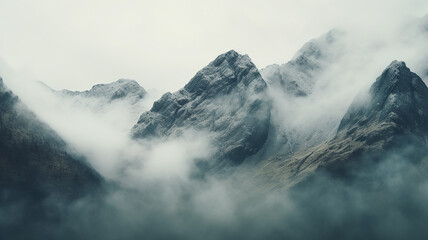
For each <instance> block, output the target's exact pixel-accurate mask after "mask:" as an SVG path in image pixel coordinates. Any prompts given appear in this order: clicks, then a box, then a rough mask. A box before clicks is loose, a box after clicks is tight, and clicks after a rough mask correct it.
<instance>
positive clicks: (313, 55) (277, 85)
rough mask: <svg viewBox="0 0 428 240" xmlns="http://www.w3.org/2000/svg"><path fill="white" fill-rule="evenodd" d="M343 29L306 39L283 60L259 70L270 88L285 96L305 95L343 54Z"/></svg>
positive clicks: (310, 91)
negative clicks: (291, 54)
mask: <svg viewBox="0 0 428 240" xmlns="http://www.w3.org/2000/svg"><path fill="white" fill-rule="evenodd" d="M344 37H345V32H343V31H341V30H337V29H333V30H331V31H329V32H327V33H326V34H323V35H321V36H320V37H318V38H316V39H312V40H310V41H309V42H307V43H305V44H304V45H303V46H302V47H301V48H300V49H299V50H298V51H297V53H296V54H295V55H294V57H293V58H292V59H291V60H290V61H289V62H287V63H285V64H281V65H278V64H272V65H269V66H267V67H266V68H264V69H262V70H260V73H261V74H262V76H263V78H264V79H265V80H266V82H267V83H268V84H269V85H270V86H271V87H272V88H273V89H275V90H276V89H279V90H281V91H282V92H283V93H285V94H286V95H288V96H307V95H309V94H311V93H312V89H313V85H314V84H315V82H316V81H317V79H318V78H320V75H321V74H322V73H323V71H325V70H326V69H327V68H328V67H329V66H330V65H331V64H333V63H334V62H337V60H338V59H340V57H341V56H342V53H343V51H342V49H343V47H344V43H343V39H344Z"/></svg>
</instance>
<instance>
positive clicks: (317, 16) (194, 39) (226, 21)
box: [0, 0, 428, 91]
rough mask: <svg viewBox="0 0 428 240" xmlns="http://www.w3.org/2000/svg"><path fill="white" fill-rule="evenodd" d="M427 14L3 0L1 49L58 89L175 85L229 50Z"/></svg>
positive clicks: (320, 5)
mask: <svg viewBox="0 0 428 240" xmlns="http://www.w3.org/2000/svg"><path fill="white" fill-rule="evenodd" d="M427 13H428V1H427V0H376V1H375V0H360V1H355V0H354V1H349V0H299V1H297V0H293V1H289V0H283V1H277V0H270V1H269V0H265V1H251V0H243V1H242V0H239V1H231V0H216V1H201V0H197V1H196V0H189V1H178V0H175V1H144V0H143V1H130V0H120V1H107V0H103V1H94V0H85V1H79V0H73V1H65V0H64V1H61V0H37V1H36V0H34V1H31V0H0V58H1V59H2V61H3V62H5V63H6V64H7V65H8V66H9V67H10V68H12V69H13V70H14V71H21V72H25V73H26V74H27V76H29V77H31V78H33V79H34V80H40V81H43V82H45V83H47V84H48V85H50V86H52V87H53V88H56V89H63V88H68V89H71V90H83V89H88V88H90V87H91V86H92V85H94V84H97V83H107V82H112V81H115V80H117V79H119V78H130V79H135V80H137V81H138V82H139V83H140V84H141V85H142V86H143V87H145V88H147V89H153V88H156V89H158V90H160V91H175V90H177V89H179V88H181V87H182V86H183V85H184V84H185V83H187V82H188V81H189V80H190V78H191V77H192V76H193V75H194V74H195V73H196V72H197V71H198V70H199V69H201V68H202V67H204V66H205V65H206V64H208V63H209V62H210V61H212V60H213V59H214V58H215V57H216V56H217V55H219V54H221V53H223V52H225V51H228V50H230V49H235V50H237V51H238V52H240V53H242V54H248V55H249V56H250V57H251V58H252V59H253V61H254V62H255V64H256V65H257V66H258V67H259V68H262V67H265V66H266V65H269V64H272V63H283V62H286V61H288V60H289V59H290V58H291V57H292V56H293V54H294V53H295V52H296V50H297V49H298V48H299V47H300V46H301V45H302V44H304V43H305V42H306V41H307V40H309V39H311V38H314V37H317V36H318V35H320V34H322V33H325V32H327V31H328V30H330V29H331V28H335V27H339V28H345V29H347V30H349V29H353V30H355V31H360V32H361V33H362V34H368V35H370V34H373V33H377V34H379V33H380V32H382V31H388V29H389V28H391V27H394V26H396V25H397V24H400V22H402V21H404V20H405V19H411V18H416V17H421V16H423V15H425V14H427ZM1 59H0V60H1ZM0 75H1V73H0Z"/></svg>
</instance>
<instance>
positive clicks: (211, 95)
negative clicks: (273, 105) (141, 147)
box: [132, 50, 270, 164]
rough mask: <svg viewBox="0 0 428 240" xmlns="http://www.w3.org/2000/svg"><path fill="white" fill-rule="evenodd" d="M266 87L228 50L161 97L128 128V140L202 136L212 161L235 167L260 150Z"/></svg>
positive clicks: (250, 64)
mask: <svg viewBox="0 0 428 240" xmlns="http://www.w3.org/2000/svg"><path fill="white" fill-rule="evenodd" d="M266 90H267V85H266V83H265V81H264V80H263V78H262V76H261V75H260V73H259V71H258V70H257V68H256V66H255V65H254V63H253V62H252V61H251V59H250V58H249V57H248V56H247V55H240V54H238V53H237V52H235V51H233V50H232V51H229V52H227V53H224V54H222V55H220V56H218V57H217V58H216V59H215V60H214V61H212V62H211V63H210V64H209V65H208V66H206V67H204V68H203V69H202V70H200V71H199V72H198V73H197V74H196V75H195V76H194V77H193V78H192V79H191V80H190V82H189V83H187V84H186V85H185V86H184V88H182V89H180V90H179V91H177V92H174V93H169V92H168V93H166V94H164V95H163V96H162V97H161V98H160V99H159V100H158V101H156V102H155V103H154V104H153V107H152V108H151V110H150V111H148V112H145V113H143V114H142V115H141V117H140V119H139V120H138V123H137V124H136V125H135V126H134V127H133V129H132V135H133V136H134V138H153V137H168V136H179V135H180V134H182V133H183V132H184V131H186V130H189V129H196V130H199V131H207V132H209V133H210V134H209V135H210V137H211V138H212V139H211V140H212V141H213V143H214V145H215V146H216V147H217V148H218V154H216V156H217V157H216V159H224V161H227V162H230V161H231V162H232V163H234V164H239V163H241V162H242V161H244V159H245V158H247V157H248V156H250V155H253V154H255V153H257V152H258V151H259V150H260V149H261V148H262V147H263V145H264V143H265V141H266V138H267V136H268V132H269V125H270V102H269V101H268V100H267V96H266V94H267V93H266Z"/></svg>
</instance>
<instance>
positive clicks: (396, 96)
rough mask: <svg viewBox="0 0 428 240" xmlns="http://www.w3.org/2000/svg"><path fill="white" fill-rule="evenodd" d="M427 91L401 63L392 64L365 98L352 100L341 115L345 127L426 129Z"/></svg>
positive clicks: (416, 76)
mask: <svg viewBox="0 0 428 240" xmlns="http://www.w3.org/2000/svg"><path fill="white" fill-rule="evenodd" d="M426 102H428V88H427V86H426V85H425V83H424V82H423V81H422V79H421V78H420V77H419V76H418V75H416V74H415V73H413V72H411V71H410V69H409V68H408V67H407V66H406V64H405V63H404V62H402V61H393V62H392V63H391V64H390V65H389V66H388V67H387V68H386V69H385V70H384V71H383V72H382V74H381V75H380V76H379V77H378V78H377V79H376V82H375V83H374V84H373V85H372V86H371V88H370V91H369V97H368V99H365V101H363V102H361V101H355V102H354V103H353V104H352V105H351V107H350V108H349V110H348V112H347V113H346V114H345V116H344V118H343V119H342V122H341V123H340V126H339V131H341V130H342V129H346V128H347V127H346V126H348V127H349V126H356V124H357V125H358V126H360V127H362V126H363V125H364V126H369V125H370V124H381V123H387V124H386V125H385V124H383V125H382V126H392V127H394V128H399V129H408V130H411V131H413V130H418V129H421V130H423V131H425V130H428V125H427V122H428V105H427V104H426Z"/></svg>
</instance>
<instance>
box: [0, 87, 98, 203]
mask: <svg viewBox="0 0 428 240" xmlns="http://www.w3.org/2000/svg"><path fill="white" fill-rule="evenodd" d="M0 113H1V114H0V190H1V192H2V193H5V192H6V193H7V192H22V193H25V194H29V195H30V196H31V197H34V198H43V197H45V196H48V195H51V194H54V195H56V196H63V197H65V198H68V199H69V198H75V197H78V196H81V195H82V194H85V193H86V191H87V190H90V189H93V188H94V187H96V186H98V185H99V184H100V182H101V179H100V177H99V175H98V174H97V173H95V172H94V171H93V170H92V169H91V168H89V167H88V166H86V165H85V163H83V162H82V161H79V160H76V158H74V157H73V156H71V155H70V154H69V153H67V151H66V145H65V143H64V142H63V141H62V140H61V139H60V137H59V136H58V135H57V134H56V133H55V132H54V131H53V130H51V129H50V128H49V127H48V126H47V125H45V124H44V123H42V122H40V121H39V120H38V119H37V117H36V116H35V115H34V114H33V113H31V112H30V111H29V110H28V109H27V108H26V107H25V106H24V105H23V104H22V103H21V102H20V100H19V99H18V98H17V97H16V96H15V95H14V94H13V93H12V92H10V91H9V90H7V89H6V87H5V86H4V85H3V81H2V80H1V79H0ZM9 195H10V194H9ZM9 195H8V194H6V195H4V196H9Z"/></svg>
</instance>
